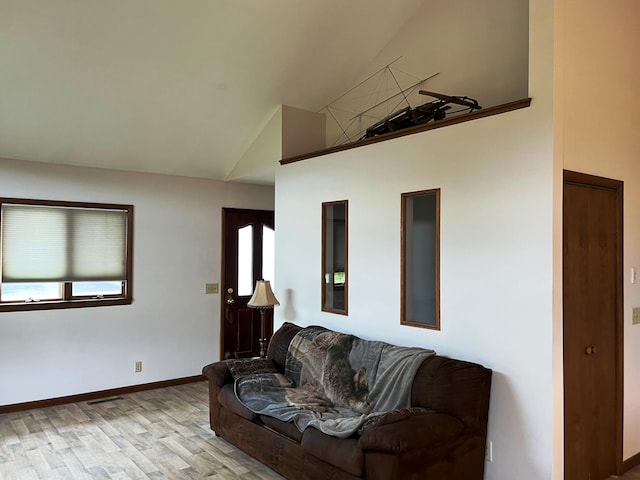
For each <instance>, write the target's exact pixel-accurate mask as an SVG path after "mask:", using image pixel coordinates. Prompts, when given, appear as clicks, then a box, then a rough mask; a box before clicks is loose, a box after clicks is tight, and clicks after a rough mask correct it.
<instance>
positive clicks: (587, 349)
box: [584, 345, 598, 355]
mask: <svg viewBox="0 0 640 480" xmlns="http://www.w3.org/2000/svg"><path fill="white" fill-rule="evenodd" d="M597 352H598V347H596V346H595V345H589V346H588V347H585V349H584V354H585V355H593V354H594V353H597Z"/></svg>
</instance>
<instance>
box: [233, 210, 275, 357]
mask: <svg viewBox="0 0 640 480" xmlns="http://www.w3.org/2000/svg"><path fill="white" fill-rule="evenodd" d="M222 210H223V211H222V218H223V234H222V235H223V240H224V245H223V248H222V251H223V257H222V263H223V266H222V270H223V280H222V292H221V300H222V325H221V331H222V335H221V337H222V348H221V352H222V355H223V358H225V359H226V358H244V357H255V356H257V355H258V354H259V353H260V344H259V340H260V334H261V328H260V312H259V311H258V310H257V309H255V308H251V307H248V306H247V302H248V301H249V299H250V298H251V295H252V294H253V290H254V288H255V286H256V280H260V279H264V280H270V281H271V282H273V265H274V261H273V256H274V250H273V249H274V222H273V212H272V211H265V210H238V209H232V208H223V209H222ZM265 324H266V325H265V327H266V330H265V333H266V338H267V341H268V339H269V338H271V334H272V333H273V311H272V310H267V311H266V314H265Z"/></svg>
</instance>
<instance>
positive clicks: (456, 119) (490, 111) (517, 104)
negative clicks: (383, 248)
mask: <svg viewBox="0 0 640 480" xmlns="http://www.w3.org/2000/svg"><path fill="white" fill-rule="evenodd" d="M530 105H531V98H523V99H521V100H516V101H514V102H509V103H503V104H502V105H496V106H495V107H488V108H483V109H482V110H476V111H475V112H471V113H467V114H462V115H455V116H453V117H448V118H445V119H444V120H439V121H437V122H429V123H425V124H423V125H416V126H415V127H409V128H404V129H402V130H396V131H395V132H390V133H385V134H384V135H378V136H376V137H371V138H365V139H364V140H358V141H355V142H351V143H346V144H344V145H337V146H335V147H329V148H324V149H322V150H316V151H314V152H309V153H304V154H302V155H296V156H294V157H287V158H283V159H282V160H280V165H288V164H290V163H295V162H300V161H302V160H307V159H309V158H315V157H322V156H323V155H329V154H330V153H336V152H342V151H344V150H351V149H352V148H358V147H363V146H365V145H371V144H373V143H378V142H384V141H386V140H391V139H393V138H398V137H404V136H405V135H413V134H414V133H421V132H426V131H427V130H435V129H436V128H442V127H448V126H449V125H456V124H458V123H464V122H470V121H471V120H477V119H479V118H485V117H490V116H492V115H499V114H501V113H507V112H511V111H513V110H519V109H521V108H527V107H529V106H530Z"/></svg>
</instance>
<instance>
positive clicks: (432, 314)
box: [400, 189, 440, 330]
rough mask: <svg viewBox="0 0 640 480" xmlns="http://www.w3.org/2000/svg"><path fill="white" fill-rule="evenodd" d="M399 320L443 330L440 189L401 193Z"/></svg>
mask: <svg viewBox="0 0 640 480" xmlns="http://www.w3.org/2000/svg"><path fill="white" fill-rule="evenodd" d="M401 265H402V267H401V268H402V277H401V278H402V299H401V312H400V323H401V324H402V325H412V326H414V327H423V328H432V329H435V330H440V278H439V277H440V189H436V190H425V191H421V192H413V193H404V194H402V261H401Z"/></svg>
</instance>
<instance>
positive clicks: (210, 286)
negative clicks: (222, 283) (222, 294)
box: [204, 283, 218, 294]
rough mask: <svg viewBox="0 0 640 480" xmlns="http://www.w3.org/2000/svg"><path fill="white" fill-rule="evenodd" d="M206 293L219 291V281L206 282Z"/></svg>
mask: <svg viewBox="0 0 640 480" xmlns="http://www.w3.org/2000/svg"><path fill="white" fill-rule="evenodd" d="M204 293H206V294H210V293H218V284H217V283H205V284H204Z"/></svg>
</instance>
